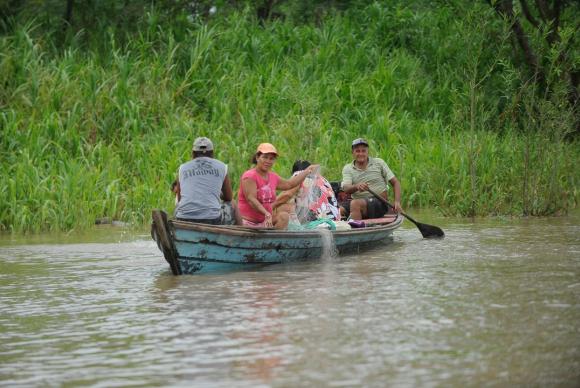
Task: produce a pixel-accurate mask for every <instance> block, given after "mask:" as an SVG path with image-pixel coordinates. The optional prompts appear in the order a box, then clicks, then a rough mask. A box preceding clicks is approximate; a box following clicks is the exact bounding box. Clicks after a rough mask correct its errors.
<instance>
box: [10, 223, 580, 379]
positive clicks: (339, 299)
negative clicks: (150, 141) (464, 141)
mask: <svg viewBox="0 0 580 388" xmlns="http://www.w3.org/2000/svg"><path fill="white" fill-rule="evenodd" d="M413 216H415V218H416V219H418V220H421V222H426V223H431V224H435V225H438V226H440V227H442V228H443V229H444V230H445V232H446V233H447V237H446V238H445V239H443V240H424V239H422V238H421V236H420V234H419V232H418V231H417V230H416V228H415V227H414V226H413V225H412V224H411V223H408V222H406V223H405V226H404V228H402V229H400V230H398V231H396V232H395V237H394V241H393V243H392V244H391V245H389V246H382V247H379V248H376V249H373V250H371V251H368V252H365V253H361V254H356V255H348V256H340V257H335V258H332V257H326V258H322V259H321V260H318V261H314V262H308V263H300V264H293V265H275V266H270V267H266V268H263V269H258V270H254V271H247V272H235V273H225V274H214V275H198V276H181V277H174V276H172V275H171V274H170V272H169V268H168V266H167V264H166V263H165V261H164V260H163V258H162V256H161V253H160V252H159V251H158V250H157V247H156V245H155V243H154V242H153V241H151V240H150V238H149V235H148V233H147V232H145V231H142V232H135V231H129V230H126V229H122V228H117V227H111V226H103V227H98V228H95V229H94V230H91V231H89V232H87V233H85V234H69V235H48V234H43V235H36V236H9V235H4V236H0V385H1V386H7V387H8V386H10V387H14V386H71V387H72V386H211V387H215V386H223V387H231V386H236V387H256V386H278V387H292V386H295V387H296V386H349V387H350V386H366V387H385V386H393V387H399V386H401V387H416V386H421V387H430V386H456V387H463V386H514V385H515V386H541V387H546V386H557V387H568V386H569V387H578V386H580V213H575V214H574V215H572V216H568V217H561V218H542V219H538V218H532V219H508V220H506V219H485V220H475V221H474V220H456V219H443V218H437V217H435V216H433V215H431V214H429V213H425V214H423V213H417V212H414V213H413Z"/></svg>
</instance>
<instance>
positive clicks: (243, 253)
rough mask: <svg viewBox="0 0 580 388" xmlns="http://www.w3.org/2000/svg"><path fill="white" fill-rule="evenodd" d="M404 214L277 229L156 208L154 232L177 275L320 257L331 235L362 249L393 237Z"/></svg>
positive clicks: (346, 246) (340, 246) (339, 244)
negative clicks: (336, 225) (360, 222)
mask: <svg viewBox="0 0 580 388" xmlns="http://www.w3.org/2000/svg"><path fill="white" fill-rule="evenodd" d="M402 222H403V216H401V215H393V216H387V217H385V218H381V219H373V220H364V223H365V225H364V226H365V227H362V228H357V229H350V230H335V231H328V230H326V231H321V230H314V229H313V230H301V231H290V230H284V231H281V230H276V229H256V228H248V227H244V226H230V225H207V224H200V223H195V222H185V221H177V220H168V219H167V214H166V213H165V212H163V211H161V210H154V211H153V223H152V225H151V236H152V238H153V239H154V240H155V241H156V242H157V245H158V247H159V249H160V250H161V252H163V255H164V257H165V259H166V260H167V262H168V263H169V266H170V268H171V271H172V273H173V274H174V275H181V274H194V273H201V272H211V271H230V270H240V269H250V268H255V267H258V266H264V265H269V264H278V263H289V262H295V261H304V260H311V259H318V258H320V257H321V255H322V254H323V251H324V247H325V239H324V236H327V237H328V236H330V237H331V238H332V240H333V244H334V247H335V248H336V250H337V251H338V252H346V251H353V250H354V251H356V250H362V249H365V248H368V247H372V246H376V245H378V244H385V243H388V242H389V241H391V240H392V238H391V237H392V233H393V231H394V230H395V229H397V228H398V227H399V226H400V225H401V223H402Z"/></svg>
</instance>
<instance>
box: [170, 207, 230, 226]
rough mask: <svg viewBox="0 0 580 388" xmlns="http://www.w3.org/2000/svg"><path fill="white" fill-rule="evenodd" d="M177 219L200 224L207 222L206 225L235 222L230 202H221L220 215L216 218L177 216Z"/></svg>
mask: <svg viewBox="0 0 580 388" xmlns="http://www.w3.org/2000/svg"><path fill="white" fill-rule="evenodd" d="M176 219H177V220H181V221H191V222H197V223H200V224H208V225H235V224H236V217H235V215H234V206H233V205H232V203H231V202H223V203H222V206H221V209H220V215H219V217H217V218H213V219H203V220H202V219H193V218H178V217H176Z"/></svg>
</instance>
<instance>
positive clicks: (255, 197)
mask: <svg viewBox="0 0 580 388" xmlns="http://www.w3.org/2000/svg"><path fill="white" fill-rule="evenodd" d="M277 157H278V151H276V148H275V147H274V146H273V145H272V144H270V143H262V144H260V145H259V146H258V148H257V150H256V153H255V155H254V157H253V158H252V163H254V164H255V165H256V167H254V168H252V169H250V170H248V171H246V172H244V174H243V175H242V178H241V184H240V191H239V192H238V210H239V212H240V215H241V216H242V224H243V225H246V226H253V227H266V228H271V227H275V228H276V229H286V227H287V226H288V219H289V215H288V212H287V211H279V212H276V214H274V215H273V214H272V204H273V203H274V201H276V190H289V189H292V188H294V187H297V186H299V185H300V184H301V183H302V182H303V181H304V179H305V178H306V176H307V175H308V174H310V173H311V172H312V171H313V170H314V169H315V168H316V167H318V166H317V165H312V166H309V167H307V168H306V169H305V170H304V171H302V172H300V173H299V174H297V175H295V176H293V177H292V178H290V179H283V178H281V177H280V176H279V175H278V174H276V173H274V172H272V171H270V170H271V169H272V166H273V165H274V163H275V162H276V159H277Z"/></svg>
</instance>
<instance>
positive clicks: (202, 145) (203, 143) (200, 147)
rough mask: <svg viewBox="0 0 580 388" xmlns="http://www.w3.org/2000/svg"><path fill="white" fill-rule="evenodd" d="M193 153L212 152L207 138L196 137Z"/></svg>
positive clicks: (211, 146) (211, 145) (210, 143)
mask: <svg viewBox="0 0 580 388" xmlns="http://www.w3.org/2000/svg"><path fill="white" fill-rule="evenodd" d="M193 151H196V152H198V151H201V152H203V151H213V143H212V142H211V140H209V139H208V138H207V137H198V138H197V139H195V140H194V141H193Z"/></svg>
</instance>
